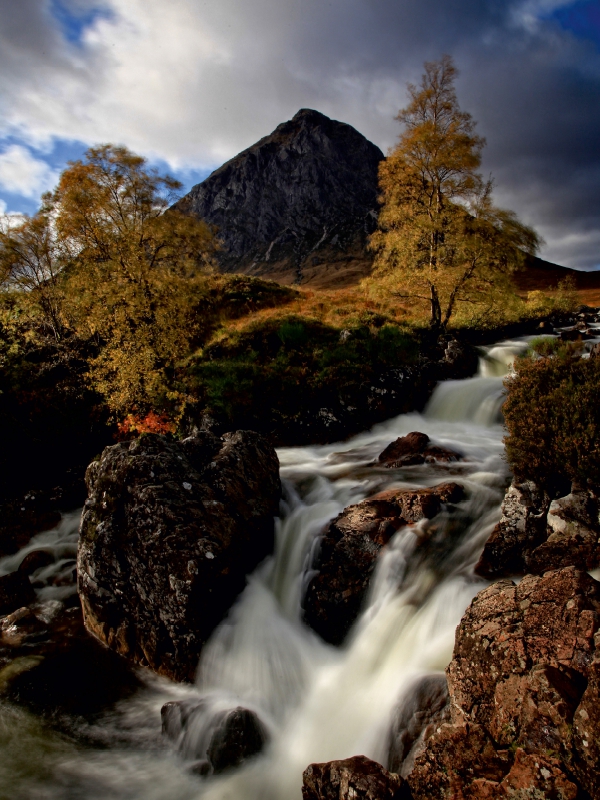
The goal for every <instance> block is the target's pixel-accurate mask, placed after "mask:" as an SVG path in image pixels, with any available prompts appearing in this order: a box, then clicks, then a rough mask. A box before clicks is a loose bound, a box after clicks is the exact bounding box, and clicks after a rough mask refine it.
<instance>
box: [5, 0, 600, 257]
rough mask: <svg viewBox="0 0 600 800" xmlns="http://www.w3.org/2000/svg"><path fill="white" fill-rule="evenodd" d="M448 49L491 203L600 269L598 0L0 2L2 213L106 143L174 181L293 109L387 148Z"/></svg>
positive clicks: (198, 174) (199, 172) (562, 251)
mask: <svg viewBox="0 0 600 800" xmlns="http://www.w3.org/2000/svg"><path fill="white" fill-rule="evenodd" d="M444 53H448V54H450V55H452V56H453V58H454V60H455V63H456V65H457V67H458V68H459V70H460V75H459V78H458V80H457V93H458V99H459V102H460V105H461V107H462V108H463V109H465V110H467V111H469V112H470V113H471V114H472V115H473V117H474V118H475V119H476V120H477V121H478V132H479V133H480V134H481V135H483V136H485V137H486V139H487V147H486V149H485V151H484V159H483V172H484V174H485V175H486V176H487V175H488V174H492V175H493V176H494V178H495V187H496V190H495V198H496V202H497V203H498V204H499V205H501V206H504V207H506V208H512V209H513V210H514V211H516V212H517V213H518V214H519V216H520V217H521V219H522V220H523V221H524V222H526V223H528V224H531V225H533V226H534V227H535V228H536V230H537V231H538V233H540V234H541V236H542V237H543V238H544V240H545V245H544V246H543V248H542V251H541V255H542V256H543V257H544V258H546V259H548V260H550V261H554V262H556V263H559V264H563V265H565V266H569V267H574V268H577V269H595V268H600V0H576V1H575V2H573V1H571V2H569V1H568V0H0V212H3V213H13V212H19V213H34V212H35V210H36V208H37V207H38V205H39V198H40V194H41V193H42V192H43V191H46V190H48V189H51V188H52V187H53V186H54V185H55V184H56V181H57V178H58V176H59V174H60V172H61V170H62V169H64V168H65V166H66V165H67V162H68V161H69V160H73V159H77V158H80V157H81V156H82V154H83V153H84V152H85V150H86V148H87V147H89V146H90V145H93V144H99V143H105V142H111V143H114V144H123V145H126V146H127V147H129V148H130V149H131V150H133V151H135V152H137V153H140V154H142V155H144V156H145V157H147V158H148V159H149V161H150V162H151V163H152V165H154V166H156V167H158V168H159V169H160V170H164V171H168V172H170V173H171V174H173V175H175V177H177V178H179V180H180V181H181V182H182V183H183V185H184V187H185V190H187V189H189V188H191V186H192V185H194V184H195V183H197V182H199V181H201V180H202V179H203V178H205V177H206V176H207V175H208V174H209V173H210V172H211V171H212V170H213V169H215V168H216V167H218V166H219V165H220V164H222V163H223V162H224V161H226V160H227V159H228V158H231V157H232V156H233V155H235V154H236V153H237V152H239V151H240V150H242V149H244V148H245V147H248V146H249V145H251V144H252V143H253V142H255V141H256V140H257V139H259V138H260V137H262V136H265V135H267V134H269V133H270V132H271V131H272V130H273V129H274V128H275V127H276V126H277V125H278V124H279V123H280V122H283V121H285V120H287V119H290V118H291V117H292V116H293V115H294V114H295V113H296V112H297V111H298V110H299V109H300V108H315V109H317V110H319V111H321V112H323V113H324V114H327V115H328V116H330V117H332V118H334V119H338V120H341V121H343V122H348V123H350V124H351V125H353V126H354V127H355V128H357V129H358V130H359V131H360V132H361V133H363V134H364V135H365V136H367V137H368V138H369V139H371V141H373V142H375V143H376V144H377V145H379V146H380V147H381V148H382V150H383V151H384V152H387V150H388V149H389V148H390V147H392V146H393V145H394V142H395V141H396V139H397V136H398V134H399V132H400V129H399V125H398V123H397V122H396V121H395V119H394V117H395V116H396V114H397V113H398V110H399V109H400V108H402V107H403V106H404V105H405V104H406V102H407V91H406V84H407V82H409V81H412V82H418V81H419V79H420V75H421V73H422V67H423V62H424V61H426V60H435V59H438V58H440V56H441V55H442V54H444Z"/></svg>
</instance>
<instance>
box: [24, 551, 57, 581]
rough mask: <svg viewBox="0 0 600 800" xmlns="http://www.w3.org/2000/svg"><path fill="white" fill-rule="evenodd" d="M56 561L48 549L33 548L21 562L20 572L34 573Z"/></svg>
mask: <svg viewBox="0 0 600 800" xmlns="http://www.w3.org/2000/svg"><path fill="white" fill-rule="evenodd" d="M53 562H54V556H53V555H52V553H49V552H48V551H47V550H32V551H31V553H27V555H26V556H25V558H24V559H23V561H21V563H20V564H19V572H23V573H25V575H33V573H34V572H36V571H37V570H38V569H43V567H47V566H48V565H49V564H52V563H53Z"/></svg>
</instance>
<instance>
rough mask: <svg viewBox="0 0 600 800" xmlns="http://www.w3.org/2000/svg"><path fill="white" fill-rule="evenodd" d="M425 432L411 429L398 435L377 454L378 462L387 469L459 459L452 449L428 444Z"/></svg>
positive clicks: (459, 456)
mask: <svg viewBox="0 0 600 800" xmlns="http://www.w3.org/2000/svg"><path fill="white" fill-rule="evenodd" d="M430 441H431V440H430V439H429V436H427V434H426V433H420V432H419V431H413V432H412V433H408V434H407V435H406V436H400V437H399V438H398V439H396V441H394V442H392V443H391V444H389V445H388V446H387V447H386V448H385V450H383V452H381V453H380V454H379V457H378V459H377V460H378V462H379V463H380V464H384V465H385V466H386V467H388V468H389V469H397V468H399V467H408V466H412V465H414V464H425V463H433V462H435V461H442V462H446V463H448V462H451V461H460V460H461V458H462V456H461V455H460V454H459V453H457V452H456V451H454V450H450V449H449V448H446V447H439V446H437V445H432V444H430Z"/></svg>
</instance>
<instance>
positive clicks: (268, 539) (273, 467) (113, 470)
mask: <svg viewBox="0 0 600 800" xmlns="http://www.w3.org/2000/svg"><path fill="white" fill-rule="evenodd" d="M86 483H87V486H88V492H89V494H88V499H87V501H86V504H85V508H84V511H83V517H82V521H81V536H80V542H79V552H78V567H77V569H78V590H79V596H80V598H81V604H82V608H83V613H84V619H85V625H86V628H87V629H88V630H89V631H90V633H92V634H94V635H95V636H96V637H97V638H98V639H100V641H102V642H104V643H105V644H107V645H108V646H109V647H110V648H112V649H113V650H115V651H116V652H117V653H119V654H121V655H123V656H125V657H126V658H128V659H129V660H131V661H133V662H134V663H138V664H142V665H147V666H149V667H150V668H151V669H153V670H154V671H155V672H158V673H159V674H161V675H166V676H168V677H170V678H174V679H176V680H191V679H193V676H194V672H195V669H196V665H197V663H198V656H199V653H200V649H201V648H202V645H203V644H204V642H205V641H206V639H207V638H208V636H209V635H210V634H211V633H212V631H213V630H214V628H215V627H216V626H217V625H218V623H219V622H220V621H221V620H222V619H223V617H224V615H225V614H226V613H227V611H228V609H229V608H230V606H231V604H232V603H233V601H234V600H235V598H236V597H237V595H238V594H239V592H240V591H241V590H242V589H243V587H244V584H245V577H246V575H247V574H248V573H249V572H251V571H252V570H253V569H254V568H255V567H256V565H257V564H258V563H259V562H260V561H262V559H263V558H265V556H266V555H268V554H269V553H270V552H271V550H272V547H273V535H274V519H273V518H274V516H275V514H277V513H278V507H279V497H280V493H281V484H280V479H279V462H278V459H277V455H276V453H275V451H274V450H273V448H272V447H271V446H270V445H269V444H268V443H267V442H266V440H265V439H263V438H262V437H261V436H260V435H259V434H257V433H253V432H252V431H237V432H235V433H226V434H224V435H223V436H221V437H218V436H215V435H214V434H212V433H209V432H208V431H199V432H198V433H197V435H195V436H193V437H190V438H189V439H184V440H183V441H182V442H175V441H172V440H170V439H168V438H167V437H165V436H159V435H156V434H145V435H144V436H142V437H140V438H139V439H137V440H135V441H133V442H131V443H130V442H125V443H121V444H117V445H114V446H112V447H107V448H106V450H104V452H103V454H102V457H101V459H100V460H98V461H95V462H93V463H92V464H91V465H90V467H89V468H88V471H87V474H86Z"/></svg>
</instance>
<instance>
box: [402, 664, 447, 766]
mask: <svg viewBox="0 0 600 800" xmlns="http://www.w3.org/2000/svg"><path fill="white" fill-rule="evenodd" d="M448 700H449V697H448V683H447V681H446V676H445V675H443V674H442V675H426V676H425V677H424V678H422V679H420V680H419V682H418V683H417V685H416V686H413V687H411V689H409V691H408V692H407V693H406V694H405V696H404V697H403V698H402V700H401V702H400V703H399V705H398V708H397V709H396V711H395V713H394V716H393V719H392V725H391V728H390V735H389V748H388V760H387V766H388V769H389V770H390V771H391V772H397V773H398V774H401V775H403V776H406V775H407V774H408V773H410V771H411V769H412V767H413V764H414V760H415V758H416V757H417V755H418V754H419V753H420V752H421V751H422V750H423V748H424V747H425V743H426V742H427V740H428V739H429V738H430V737H431V736H432V734H433V733H434V731H435V730H436V729H437V728H438V727H439V726H440V725H441V723H442V722H444V721H446V720H447V718H448V717H449V705H448Z"/></svg>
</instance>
